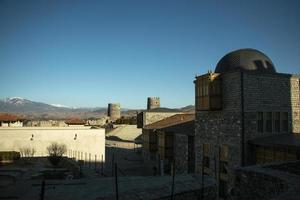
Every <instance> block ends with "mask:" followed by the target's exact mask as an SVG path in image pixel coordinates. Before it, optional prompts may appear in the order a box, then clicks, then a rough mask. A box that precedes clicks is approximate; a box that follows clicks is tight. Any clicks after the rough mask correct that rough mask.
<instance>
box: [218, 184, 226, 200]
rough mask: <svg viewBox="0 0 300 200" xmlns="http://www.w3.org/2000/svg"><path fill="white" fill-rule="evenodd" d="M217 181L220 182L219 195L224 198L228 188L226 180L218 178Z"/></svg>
mask: <svg viewBox="0 0 300 200" xmlns="http://www.w3.org/2000/svg"><path fill="white" fill-rule="evenodd" d="M219 183H220V190H219V195H220V197H222V198H224V199H226V196H227V190H228V185H227V181H222V180H220V182H219Z"/></svg>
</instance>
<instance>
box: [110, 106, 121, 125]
mask: <svg viewBox="0 0 300 200" xmlns="http://www.w3.org/2000/svg"><path fill="white" fill-rule="evenodd" d="M107 116H108V117H109V118H110V119H111V120H113V121H114V120H117V119H119V118H120V117H121V106H120V104H119V103H109V104H108V108H107Z"/></svg>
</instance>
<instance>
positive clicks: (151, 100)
mask: <svg viewBox="0 0 300 200" xmlns="http://www.w3.org/2000/svg"><path fill="white" fill-rule="evenodd" d="M159 107H160V99H159V97H148V99H147V110H151V109H154V108H159Z"/></svg>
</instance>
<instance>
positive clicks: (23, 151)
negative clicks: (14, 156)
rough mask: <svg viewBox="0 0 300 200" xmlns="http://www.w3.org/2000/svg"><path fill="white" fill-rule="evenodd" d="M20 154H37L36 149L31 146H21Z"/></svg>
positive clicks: (26, 155) (25, 155)
mask: <svg viewBox="0 0 300 200" xmlns="http://www.w3.org/2000/svg"><path fill="white" fill-rule="evenodd" d="M20 154H21V156H22V157H33V156H34V154H35V149H34V148H30V147H22V148H20Z"/></svg>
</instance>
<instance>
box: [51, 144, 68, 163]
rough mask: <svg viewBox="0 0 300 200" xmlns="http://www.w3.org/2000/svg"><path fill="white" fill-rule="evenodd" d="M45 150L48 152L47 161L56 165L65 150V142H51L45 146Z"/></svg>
mask: <svg viewBox="0 0 300 200" xmlns="http://www.w3.org/2000/svg"><path fill="white" fill-rule="evenodd" d="M47 151H48V154H49V157H48V159H49V161H50V162H51V163H52V164H53V165H55V166H56V165H58V163H59V162H60V160H61V158H62V156H63V155H64V154H65V153H66V152H67V147H66V145H65V144H58V143H56V142H53V143H52V144H50V145H49V146H48V147H47Z"/></svg>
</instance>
